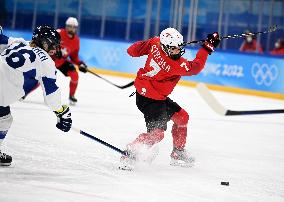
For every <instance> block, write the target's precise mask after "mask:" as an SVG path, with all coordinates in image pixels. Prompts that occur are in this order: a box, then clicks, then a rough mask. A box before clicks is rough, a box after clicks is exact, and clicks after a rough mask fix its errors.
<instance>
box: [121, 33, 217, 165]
mask: <svg viewBox="0 0 284 202" xmlns="http://www.w3.org/2000/svg"><path fill="white" fill-rule="evenodd" d="M219 43H220V39H219V34H218V33H217V32H214V33H213V34H209V35H208V36H207V39H206V41H205V42H204V43H203V45H202V48H200V49H199V51H198V52H197V54H196V57H195V59H194V60H193V61H188V60H187V59H185V58H183V57H182V55H183V54H184V52H185V50H184V41H183V36H182V35H181V34H180V33H179V32H178V31H177V30H176V29H174V28H167V29H165V30H163V31H162V32H161V34H160V37H154V38H150V39H148V40H145V41H138V42H136V43H134V44H132V45H131V46H130V47H129V48H128V49H127V52H128V54H129V55H130V56H132V57H140V56H143V55H148V58H147V61H146V64H145V66H144V67H143V68H140V69H139V70H138V72H137V77H136V79H135V82H134V85H135V88H136V105H137V107H138V109H139V110H140V111H141V112H142V113H143V114H144V119H145V123H146V127H147V132H145V133H142V134H140V135H139V136H138V137H137V138H136V139H135V140H134V141H133V142H131V143H130V144H128V145H127V147H126V152H127V154H128V156H122V157H121V163H122V165H121V167H120V168H122V169H129V167H131V164H132V163H133V162H135V160H137V158H138V160H139V148H141V146H143V147H144V146H146V147H147V148H151V147H152V146H153V145H154V144H156V143H158V142H160V141H161V140H162V139H163V138H164V132H165V131H166V129H167V122H169V121H170V120H172V121H173V126H172V131H171V132H172V137H173V150H172V153H171V159H172V161H171V164H172V165H176V164H178V165H180V163H182V164H187V165H189V164H192V163H193V161H194V159H193V158H192V157H191V156H190V155H189V154H188V153H187V151H186V150H185V144H186V138H187V124H188V120H189V115H188V113H187V112H186V111H185V110H184V109H183V108H182V107H180V106H179V105H178V104H177V103H176V102H174V101H173V100H171V99H170V98H169V97H168V95H169V94H170V93H171V92H172V91H173V89H174V87H175V86H176V84H177V83H178V81H179V80H180V78H181V76H191V75H196V74H198V73H199V72H200V71H201V70H202V69H203V68H204V65H205V62H206V60H207V57H208V55H210V54H211V53H212V52H213V51H214V48H216V47H217V46H218V44H219Z"/></svg>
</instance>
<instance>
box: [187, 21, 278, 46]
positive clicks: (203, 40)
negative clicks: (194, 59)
mask: <svg viewBox="0 0 284 202" xmlns="http://www.w3.org/2000/svg"><path fill="white" fill-rule="evenodd" d="M277 29H278V26H277V25H273V26H271V27H269V29H267V30H265V31H260V32H251V33H241V34H233V35H228V36H222V37H220V40H223V39H235V38H241V37H246V36H255V35H258V34H266V33H270V32H274V31H276V30H277ZM204 42H205V39H201V40H195V41H190V42H184V46H186V45H189V44H193V43H204Z"/></svg>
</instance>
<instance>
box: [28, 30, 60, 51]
mask: <svg viewBox="0 0 284 202" xmlns="http://www.w3.org/2000/svg"><path fill="white" fill-rule="evenodd" d="M32 40H33V42H34V43H35V44H36V45H37V46H38V47H40V48H42V49H44V50H45V51H46V52H49V51H50V50H56V51H58V50H60V40H61V37H60V35H59V33H58V32H57V31H56V30H55V29H53V28H52V27H50V26H47V25H44V26H38V27H37V28H36V29H35V31H34V33H33V37H32Z"/></svg>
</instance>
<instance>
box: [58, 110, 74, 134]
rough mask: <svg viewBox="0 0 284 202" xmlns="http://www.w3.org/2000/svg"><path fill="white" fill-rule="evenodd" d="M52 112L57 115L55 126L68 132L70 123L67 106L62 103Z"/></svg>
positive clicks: (69, 113)
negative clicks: (58, 108)
mask: <svg viewBox="0 0 284 202" xmlns="http://www.w3.org/2000/svg"><path fill="white" fill-rule="evenodd" d="M54 113H55V114H56V116H57V124H56V127H57V128H58V129H60V130H62V131H64V132H68V131H69V130H70V128H71V125H72V119H71V112H70V110H69V107H68V106H67V105H62V108H61V109H60V110H58V111H55V112H54Z"/></svg>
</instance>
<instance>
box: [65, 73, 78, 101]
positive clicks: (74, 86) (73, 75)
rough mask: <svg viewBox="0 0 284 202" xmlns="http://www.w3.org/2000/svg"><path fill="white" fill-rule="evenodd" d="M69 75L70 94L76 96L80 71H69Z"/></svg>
mask: <svg viewBox="0 0 284 202" xmlns="http://www.w3.org/2000/svg"><path fill="white" fill-rule="evenodd" d="M67 75H68V76H70V78H71V80H70V85H69V86H70V96H74V95H75V92H76V89H77V86H78V79H79V76H78V72H76V71H69V72H68V73H67Z"/></svg>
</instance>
